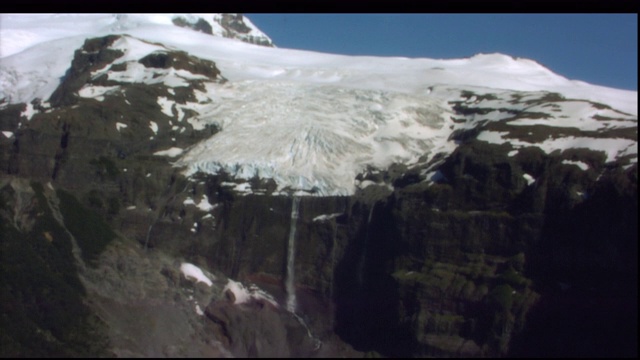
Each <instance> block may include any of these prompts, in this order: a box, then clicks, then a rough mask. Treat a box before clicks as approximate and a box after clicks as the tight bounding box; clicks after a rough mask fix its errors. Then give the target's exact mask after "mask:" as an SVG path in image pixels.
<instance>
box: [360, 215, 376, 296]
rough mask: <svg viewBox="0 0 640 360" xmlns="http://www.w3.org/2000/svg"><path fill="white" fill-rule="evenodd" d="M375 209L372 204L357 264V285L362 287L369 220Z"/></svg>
mask: <svg viewBox="0 0 640 360" xmlns="http://www.w3.org/2000/svg"><path fill="white" fill-rule="evenodd" d="M375 208H376V204H375V203H374V204H373V205H372V206H371V209H370V210H369V218H368V219H367V227H366V228H365V236H364V249H363V250H362V257H361V258H360V261H359V262H358V284H359V285H360V286H362V284H363V283H364V264H365V261H366V260H367V248H368V247H369V225H371V218H372V217H373V210H374V209H375Z"/></svg>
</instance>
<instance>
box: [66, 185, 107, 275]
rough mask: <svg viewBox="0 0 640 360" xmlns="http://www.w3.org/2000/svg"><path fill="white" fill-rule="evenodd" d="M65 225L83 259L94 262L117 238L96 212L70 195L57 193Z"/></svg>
mask: <svg viewBox="0 0 640 360" xmlns="http://www.w3.org/2000/svg"><path fill="white" fill-rule="evenodd" d="M57 195H58V198H59V199H60V211H61V212H62V216H63V217H64V223H65V225H66V227H67V228H68V229H69V231H70V232H71V234H73V236H74V238H75V239H76V241H77V242H78V246H80V249H81V250H82V257H83V258H84V259H85V260H86V261H89V262H90V263H91V262H94V261H95V260H97V258H98V256H99V255H100V253H101V252H102V251H103V250H104V248H105V247H106V246H107V244H109V242H110V241H111V240H112V239H113V238H114V237H115V236H116V235H115V233H114V232H113V230H112V229H111V227H110V226H109V225H108V224H107V223H106V222H105V221H104V220H103V219H102V218H101V217H100V216H99V215H98V214H96V213H95V212H94V211H92V210H90V209H86V208H85V207H83V206H82V205H81V204H80V202H79V201H78V200H77V199H76V198H75V197H74V196H73V195H71V194H70V193H68V192H66V191H64V190H58V191H57Z"/></svg>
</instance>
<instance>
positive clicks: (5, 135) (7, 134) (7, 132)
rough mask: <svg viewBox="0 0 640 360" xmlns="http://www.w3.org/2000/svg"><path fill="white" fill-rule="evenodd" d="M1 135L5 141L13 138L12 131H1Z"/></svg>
mask: <svg viewBox="0 0 640 360" xmlns="http://www.w3.org/2000/svg"><path fill="white" fill-rule="evenodd" d="M2 135H4V137H6V138H7V139H11V137H12V136H13V132H12V131H3V132H2Z"/></svg>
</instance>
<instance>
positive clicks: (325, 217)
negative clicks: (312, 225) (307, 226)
mask: <svg viewBox="0 0 640 360" xmlns="http://www.w3.org/2000/svg"><path fill="white" fill-rule="evenodd" d="M340 215H342V213H334V214H323V215H318V216H316V217H314V218H313V221H327V220H330V219H333V218H334V217H336V216H340Z"/></svg>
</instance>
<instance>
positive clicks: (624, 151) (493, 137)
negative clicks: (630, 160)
mask: <svg viewBox="0 0 640 360" xmlns="http://www.w3.org/2000/svg"><path fill="white" fill-rule="evenodd" d="M506 134H508V132H497V131H483V132H481V133H480V134H478V137H477V139H478V140H483V141H487V142H490V143H493V144H503V143H510V144H511V146H513V147H518V148H519V147H532V146H535V147H539V148H540V149H542V150H543V151H544V152H545V153H547V154H550V153H552V152H553V151H556V150H560V151H564V150H566V149H572V148H580V149H590V150H594V151H602V152H604V153H605V154H606V155H607V160H606V161H607V162H611V161H614V160H615V159H616V158H618V157H620V156H625V155H633V154H637V153H638V143H637V142H636V141H633V140H629V139H621V138H615V139H611V138H589V137H575V136H567V137H561V138H556V139H547V140H545V141H542V142H539V143H530V142H526V141H523V140H520V139H504V138H503V136H504V135H506Z"/></svg>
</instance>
